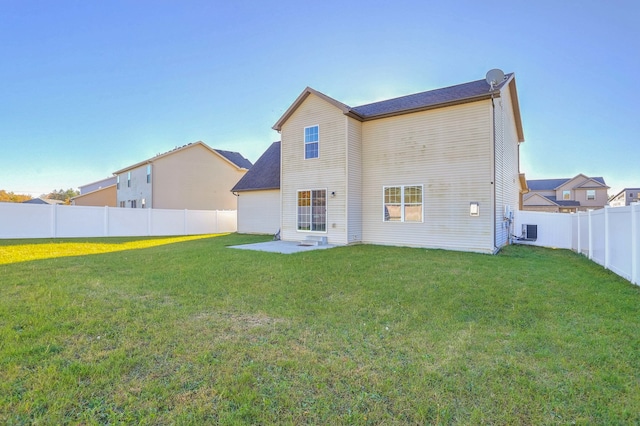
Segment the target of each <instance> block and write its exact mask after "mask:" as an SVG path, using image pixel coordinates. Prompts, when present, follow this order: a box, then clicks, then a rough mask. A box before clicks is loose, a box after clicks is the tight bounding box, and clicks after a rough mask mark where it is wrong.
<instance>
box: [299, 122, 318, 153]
mask: <svg viewBox="0 0 640 426" xmlns="http://www.w3.org/2000/svg"><path fill="white" fill-rule="evenodd" d="M312 127H317V128H318V141H317V142H310V143H317V144H318V156H317V157H310V158H307V143H308V142H307V141H306V131H307V129H310V128H312ZM302 141H303V142H304V143H303V144H302V156H303V158H304V159H305V160H317V159H318V158H320V125H319V124H314V125H313V126H307V127H305V128H304V129H303V130H302Z"/></svg>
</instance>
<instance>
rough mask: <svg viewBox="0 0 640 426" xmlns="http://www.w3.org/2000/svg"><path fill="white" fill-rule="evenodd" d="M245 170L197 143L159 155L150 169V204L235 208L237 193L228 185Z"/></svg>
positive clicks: (161, 207) (199, 208)
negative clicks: (151, 193)
mask: <svg viewBox="0 0 640 426" xmlns="http://www.w3.org/2000/svg"><path fill="white" fill-rule="evenodd" d="M143 169H144V175H143V179H145V182H146V169H145V168H144V167H143ZM244 173H246V170H243V169H238V168H237V167H235V166H234V165H232V164H230V163H229V162H228V161H226V160H225V159H223V158H222V157H220V156H219V155H218V154H215V153H213V152H211V151H210V150H209V149H207V148H205V147H203V146H202V145H197V144H195V145H193V146H191V147H188V148H185V149H182V150H180V151H179V152H176V153H175V154H172V155H167V156H164V157H161V158H158V159H156V160H155V161H154V162H153V169H152V171H151V178H152V182H153V208H157V209H190V210H236V209H237V197H236V196H235V195H233V194H232V193H231V188H233V186H234V185H235V184H236V183H237V182H238V181H239V180H240V178H241V177H242V176H243V175H244ZM120 183H121V184H122V180H121V181H120Z"/></svg>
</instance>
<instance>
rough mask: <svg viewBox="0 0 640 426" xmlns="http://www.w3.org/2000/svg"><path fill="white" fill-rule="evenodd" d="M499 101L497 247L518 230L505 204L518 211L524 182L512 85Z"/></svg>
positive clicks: (496, 146) (506, 88)
mask: <svg viewBox="0 0 640 426" xmlns="http://www.w3.org/2000/svg"><path fill="white" fill-rule="evenodd" d="M494 102H495V120H496V121H495V123H496V126H495V129H496V139H495V140H496V144H495V150H496V154H495V155H496V156H495V158H496V174H495V176H496V182H495V184H496V205H495V232H496V247H498V248H499V247H502V246H504V245H505V244H507V243H508V242H509V237H510V234H514V233H516V232H515V230H514V229H513V224H512V222H510V221H509V220H507V218H505V215H504V213H505V206H509V207H510V208H511V211H512V212H514V214H515V211H516V210H517V209H518V205H519V194H520V186H519V180H518V174H519V165H518V135H517V131H516V125H515V117H514V116H513V106H512V103H511V96H510V93H509V90H508V87H506V86H505V87H504V88H503V89H502V93H501V97H500V98H497V99H495V100H494Z"/></svg>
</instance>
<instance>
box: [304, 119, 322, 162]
mask: <svg viewBox="0 0 640 426" xmlns="http://www.w3.org/2000/svg"><path fill="white" fill-rule="evenodd" d="M319 143H320V136H319V131H318V126H311V127H305V128H304V158H305V160H306V159H309V158H318V154H319V149H318V148H319V147H318V145H319Z"/></svg>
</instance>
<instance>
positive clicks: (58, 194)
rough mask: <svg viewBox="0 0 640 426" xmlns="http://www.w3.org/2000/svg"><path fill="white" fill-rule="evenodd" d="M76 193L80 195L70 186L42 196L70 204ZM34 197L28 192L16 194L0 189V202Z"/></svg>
mask: <svg viewBox="0 0 640 426" xmlns="http://www.w3.org/2000/svg"><path fill="white" fill-rule="evenodd" d="M76 195H80V192H79V191H76V190H75V189H72V188H69V189H67V190H64V189H60V190H58V191H56V190H55V189H54V190H53V191H51V192H50V193H48V194H42V195H41V196H40V198H47V199H49V200H60V201H64V203H65V204H69V203H70V202H71V201H70V200H71V198H73V197H75V196H76ZM32 198H33V197H32V196H31V195H27V194H14V193H13V192H11V191H6V190H4V189H0V202H2V203H22V202H23V201H28V200H31V199H32Z"/></svg>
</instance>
